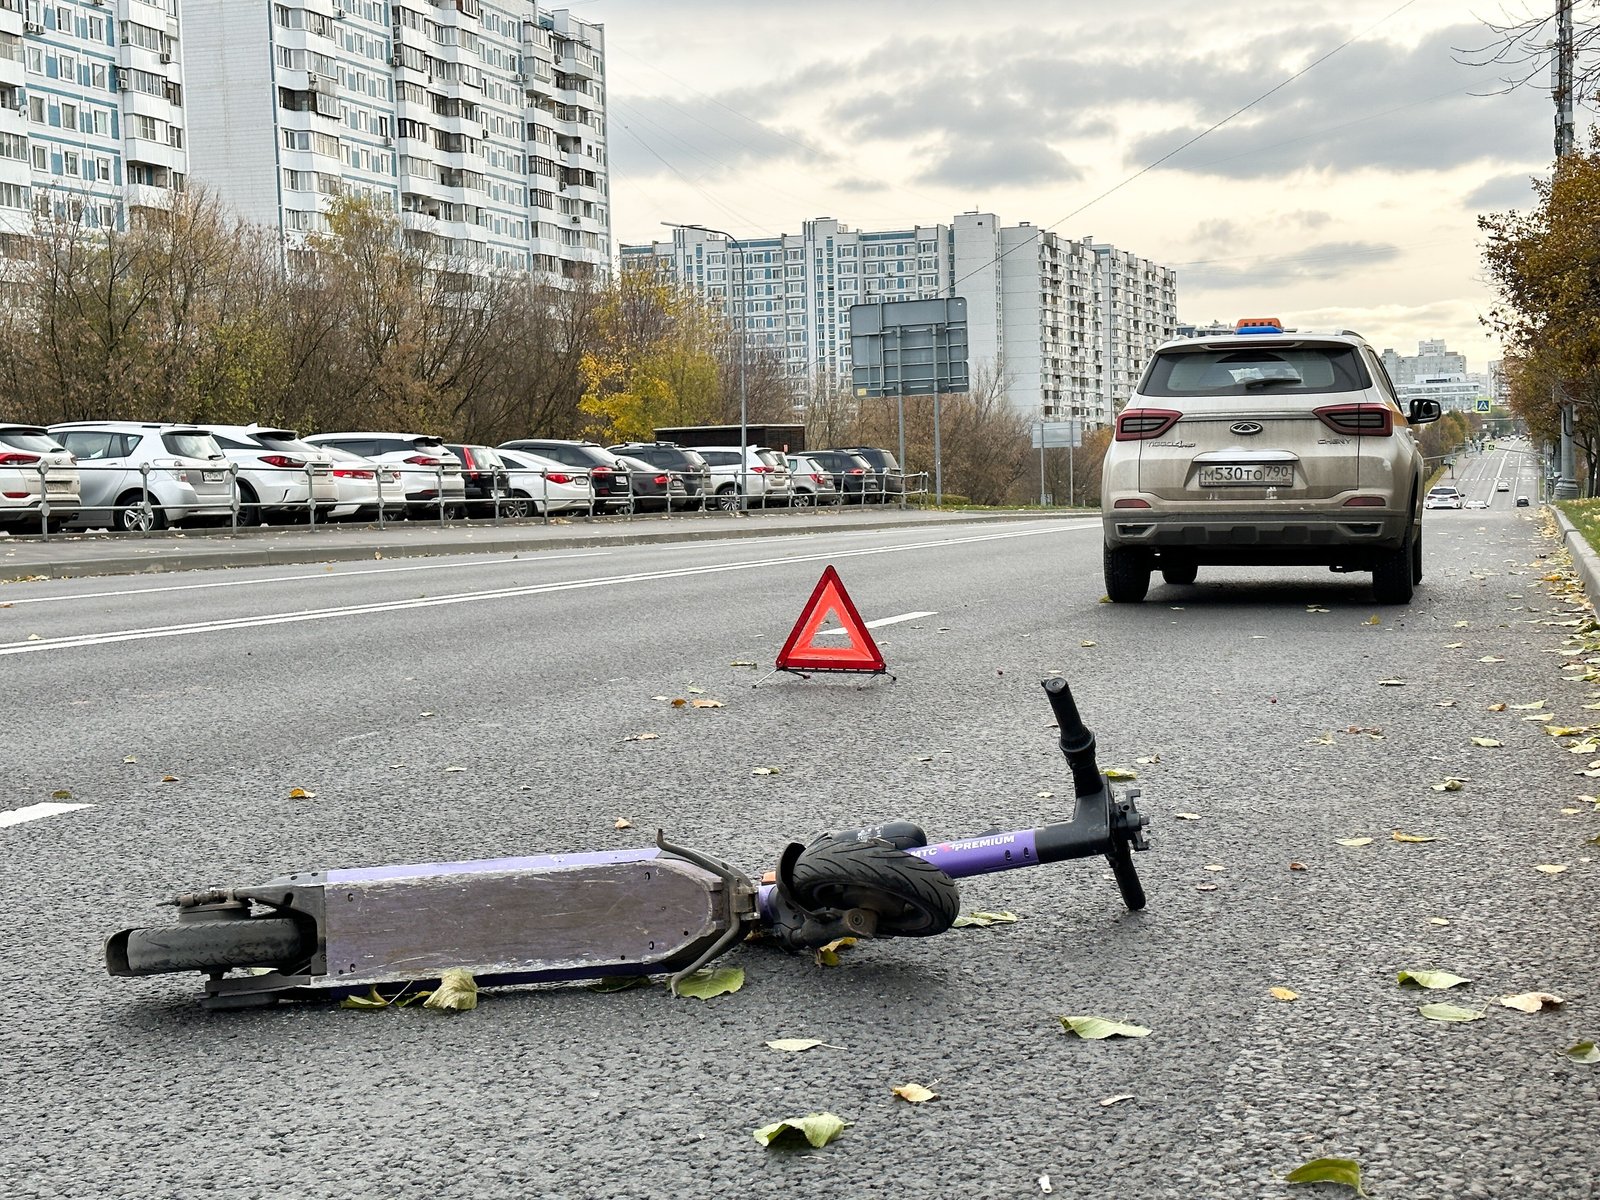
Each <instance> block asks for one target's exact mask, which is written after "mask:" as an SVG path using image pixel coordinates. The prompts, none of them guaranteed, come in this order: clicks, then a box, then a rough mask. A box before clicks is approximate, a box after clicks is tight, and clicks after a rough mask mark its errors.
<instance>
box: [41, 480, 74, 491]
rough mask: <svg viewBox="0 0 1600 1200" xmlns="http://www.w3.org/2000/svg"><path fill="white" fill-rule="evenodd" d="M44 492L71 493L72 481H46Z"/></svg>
mask: <svg viewBox="0 0 1600 1200" xmlns="http://www.w3.org/2000/svg"><path fill="white" fill-rule="evenodd" d="M44 490H45V491H47V492H70V491H71V490H72V481H71V480H70V479H46V480H45V481H44Z"/></svg>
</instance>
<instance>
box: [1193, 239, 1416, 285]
mask: <svg viewBox="0 0 1600 1200" xmlns="http://www.w3.org/2000/svg"><path fill="white" fill-rule="evenodd" d="M1398 257H1400V248H1399V247H1398V246H1394V245H1391V244H1390V243H1388V242H1318V243H1316V244H1315V245H1311V246H1307V247H1305V248H1304V249H1302V250H1299V251H1296V252H1293V253H1290V254H1273V255H1264V256H1262V257H1259V258H1249V259H1243V260H1216V261H1212V262H1196V263H1189V264H1184V263H1179V264H1177V265H1176V270H1177V272H1178V286H1179V287H1180V288H1182V289H1189V288H1194V289H1211V290H1219V289H1224V288H1258V289H1266V288H1272V287H1281V286H1282V285H1284V284H1286V283H1292V282H1294V281H1296V280H1299V279H1337V278H1339V277H1340V276H1342V275H1348V274H1350V273H1351V272H1353V271H1360V270H1365V269H1367V268H1369V267H1374V266H1377V265H1379V264H1382V263H1387V262H1393V261H1394V260H1395V259H1397V258H1398Z"/></svg>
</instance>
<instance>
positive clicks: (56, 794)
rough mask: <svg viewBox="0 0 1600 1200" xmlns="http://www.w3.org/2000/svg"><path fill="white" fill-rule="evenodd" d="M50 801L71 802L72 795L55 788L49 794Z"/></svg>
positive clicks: (64, 789)
mask: <svg viewBox="0 0 1600 1200" xmlns="http://www.w3.org/2000/svg"><path fill="white" fill-rule="evenodd" d="M50 799H52V800H71V799H72V793H71V792H69V791H67V789H66V788H57V789H56V790H55V791H53V792H51V793H50Z"/></svg>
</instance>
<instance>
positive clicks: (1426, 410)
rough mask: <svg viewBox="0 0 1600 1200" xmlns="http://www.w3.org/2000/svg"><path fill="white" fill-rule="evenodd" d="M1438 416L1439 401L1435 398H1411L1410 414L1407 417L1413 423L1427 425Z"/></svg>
mask: <svg viewBox="0 0 1600 1200" xmlns="http://www.w3.org/2000/svg"><path fill="white" fill-rule="evenodd" d="M1439 416H1440V409H1439V402H1438V401H1437V400H1420V399H1419V400H1413V401H1412V402H1411V414H1410V416H1409V417H1408V418H1407V419H1408V420H1409V421H1410V422H1411V424H1413V425H1427V424H1428V423H1429V422H1432V421H1437V420H1438V419H1439Z"/></svg>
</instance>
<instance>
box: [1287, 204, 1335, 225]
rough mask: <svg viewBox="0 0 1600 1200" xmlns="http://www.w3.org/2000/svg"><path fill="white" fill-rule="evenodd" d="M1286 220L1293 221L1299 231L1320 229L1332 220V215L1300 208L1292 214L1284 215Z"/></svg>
mask: <svg viewBox="0 0 1600 1200" xmlns="http://www.w3.org/2000/svg"><path fill="white" fill-rule="evenodd" d="M1284 216H1285V218H1286V219H1287V220H1290V221H1293V222H1294V223H1295V224H1296V225H1298V226H1300V228H1301V229H1321V228H1322V227H1323V226H1324V225H1326V224H1327V223H1328V222H1329V221H1331V220H1333V214H1332V213H1325V212H1320V211H1318V210H1316V209H1309V208H1302V209H1298V210H1296V211H1295V212H1292V213H1285V214H1284Z"/></svg>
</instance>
